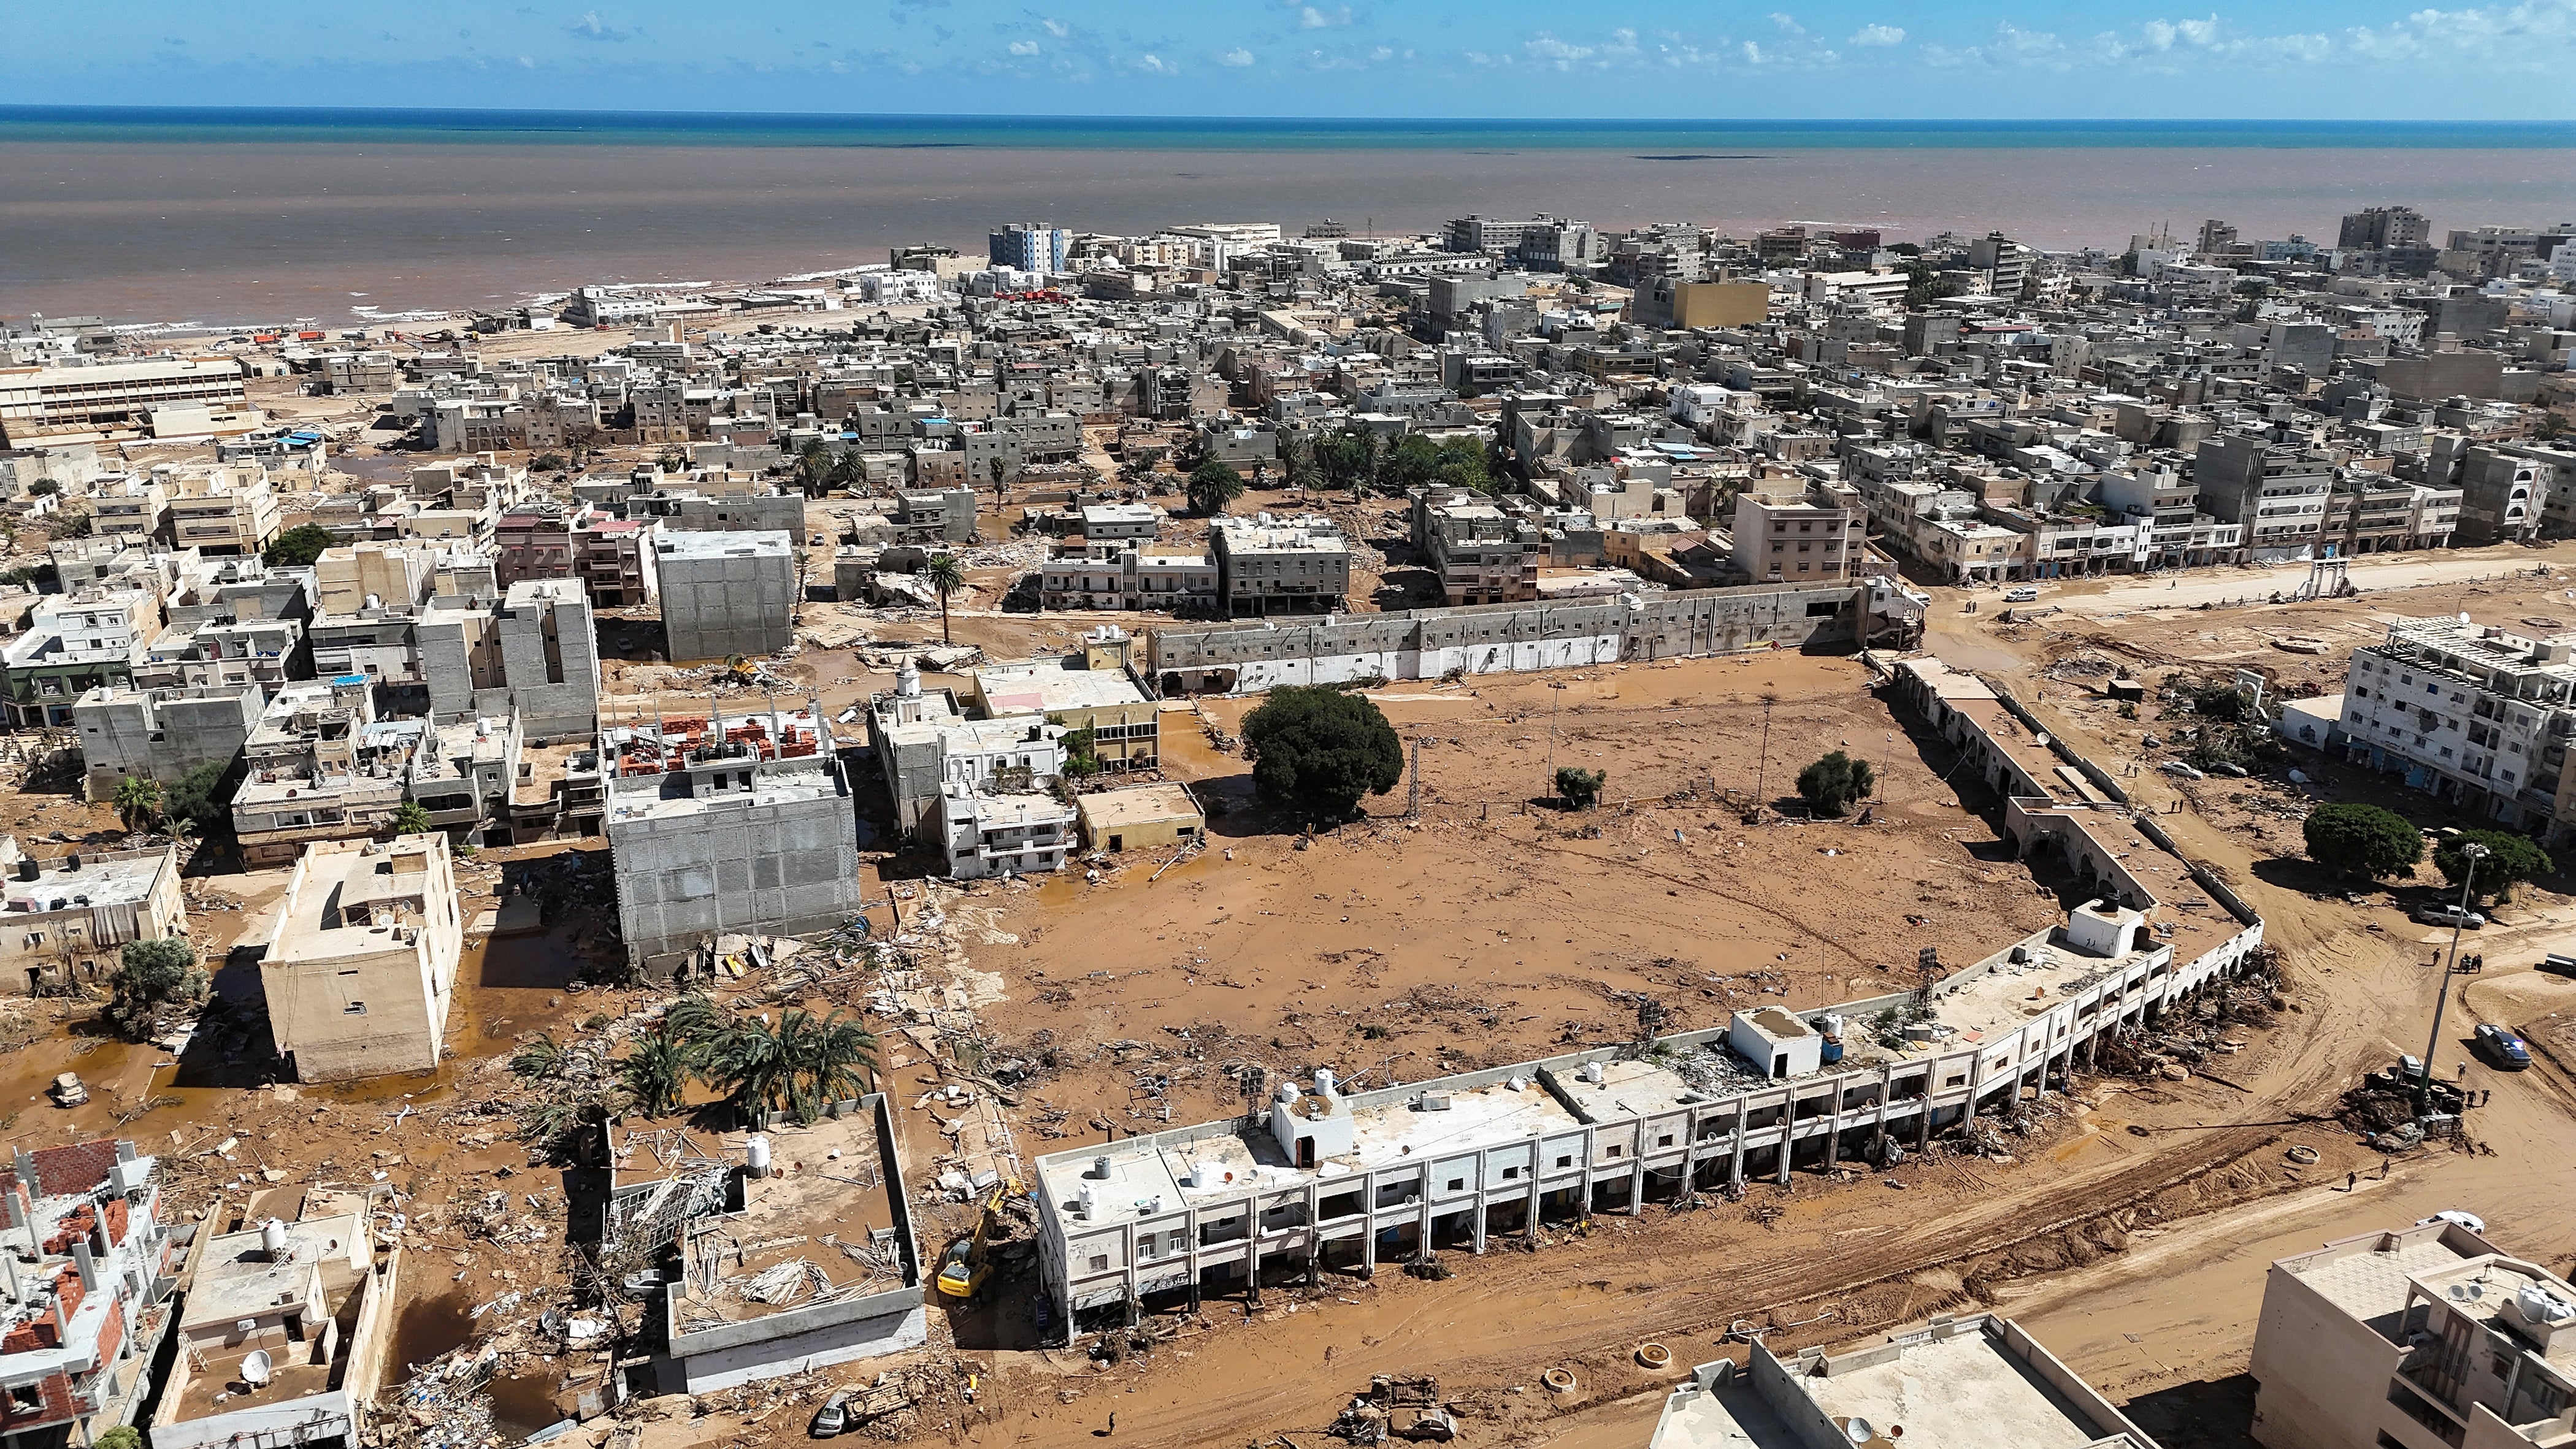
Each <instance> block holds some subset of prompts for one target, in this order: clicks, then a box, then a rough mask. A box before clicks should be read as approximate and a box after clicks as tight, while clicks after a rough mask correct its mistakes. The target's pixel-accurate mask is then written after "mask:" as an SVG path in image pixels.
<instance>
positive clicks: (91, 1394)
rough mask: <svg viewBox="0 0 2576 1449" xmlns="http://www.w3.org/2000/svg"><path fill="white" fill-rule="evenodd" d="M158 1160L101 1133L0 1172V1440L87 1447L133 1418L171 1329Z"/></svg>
mask: <svg viewBox="0 0 2576 1449" xmlns="http://www.w3.org/2000/svg"><path fill="white" fill-rule="evenodd" d="M161 1180H162V1179H161V1170H160V1164H159V1160H158V1159H157V1158H152V1157H147V1156H144V1155H142V1154H140V1153H137V1152H136V1151H135V1150H134V1144H133V1143H131V1142H122V1141H116V1140H113V1139H104V1138H103V1139H98V1140H94V1141H89V1142H78V1143H73V1144H71V1145H69V1146H64V1147H39V1148H37V1149H35V1150H34V1151H32V1152H31V1151H28V1150H26V1149H24V1148H21V1149H19V1150H18V1152H17V1154H16V1157H15V1160H14V1162H13V1163H12V1164H11V1165H10V1166H9V1167H8V1168H6V1169H5V1170H0V1195H5V1196H6V1197H7V1199H8V1202H9V1215H8V1219H7V1226H6V1227H0V1252H6V1253H7V1254H8V1255H9V1259H8V1262H9V1273H8V1275H7V1281H6V1287H5V1289H0V1384H5V1385H6V1386H7V1388H8V1393H7V1395H6V1397H5V1398H0V1437H5V1439H6V1441H7V1442H8V1443H10V1444H13V1445H23V1446H27V1449H41V1446H59V1445H68V1444H94V1443H96V1442H98V1439H99V1437H100V1436H101V1435H103V1434H105V1433H106V1432H107V1431H108V1430H110V1429H112V1428H115V1427H117V1426H118V1425H121V1424H131V1423H132V1422H134V1417H135V1415H136V1413H137V1412H138V1411H139V1410H140V1409H141V1408H142V1405H143V1401H144V1400H145V1399H146V1398H148V1397H150V1395H151V1393H152V1388H153V1383H152V1359H153V1356H154V1354H155V1353H157V1352H158V1351H159V1349H160V1346H161V1340H162V1338H163V1336H164V1335H165V1334H167V1333H168V1332H169V1327H170V1307H169V1301H170V1293H171V1290H172V1289H173V1288H175V1287H176V1286H177V1283H178V1276H179V1266H180V1258H181V1256H182V1254H181V1251H180V1246H179V1245H178V1244H177V1243H174V1242H172V1241H171V1238H170V1233H169V1227H168V1225H167V1224H165V1223H164V1222H163V1221H162V1209H161Z"/></svg>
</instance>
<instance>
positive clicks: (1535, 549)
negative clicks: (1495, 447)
mask: <svg viewBox="0 0 2576 1449" xmlns="http://www.w3.org/2000/svg"><path fill="white" fill-rule="evenodd" d="M1412 524H1413V546H1414V547H1415V548H1416V549H1417V550H1419V551H1420V552H1421V553H1422V554H1423V556H1424V557H1425V559H1426V560H1427V561H1428V562H1429V563H1430V565H1431V570H1432V572H1433V573H1435V574H1437V575H1439V577H1440V593H1441V597H1442V598H1443V599H1444V600H1445V601H1446V602H1448V603H1450V604H1509V603H1518V602H1520V601H1521V600H1524V599H1534V598H1536V597H1538V572H1539V568H1540V566H1541V565H1543V564H1544V563H1545V562H1546V561H1547V557H1548V543H1547V537H1546V534H1545V532H1544V531H1543V530H1541V529H1540V528H1539V526H1538V525H1537V524H1535V523H1532V522H1530V521H1529V520H1527V519H1522V518H1513V517H1510V516H1508V515H1506V514H1505V513H1504V512H1503V511H1502V510H1501V509H1500V508H1497V507H1495V506H1494V504H1493V502H1492V501H1491V500H1489V499H1487V498H1485V497H1484V496H1483V495H1481V494H1475V493H1466V494H1457V493H1447V492H1443V491H1441V490H1436V489H1427V488H1426V489H1418V490H1416V491H1415V493H1414V496H1413V509H1412Z"/></svg>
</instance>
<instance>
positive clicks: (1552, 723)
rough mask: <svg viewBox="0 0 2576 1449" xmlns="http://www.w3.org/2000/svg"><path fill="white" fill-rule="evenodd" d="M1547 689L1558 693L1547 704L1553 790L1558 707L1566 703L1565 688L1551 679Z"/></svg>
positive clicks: (1549, 781) (1549, 780)
mask: <svg viewBox="0 0 2576 1449" xmlns="http://www.w3.org/2000/svg"><path fill="white" fill-rule="evenodd" d="M1547 687H1548V688H1549V689H1552V690H1554V691H1556V692H1555V693H1554V694H1551V695H1549V696H1548V703H1547V788H1549V789H1551V790H1553V789H1555V788H1556V707H1557V706H1558V705H1560V704H1563V703H1565V686H1564V685H1563V684H1562V683H1560V682H1558V681H1556V680H1553V679H1551V680H1549V681H1548V682H1547Z"/></svg>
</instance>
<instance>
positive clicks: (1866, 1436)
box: [1843, 1414, 1878, 1444]
mask: <svg viewBox="0 0 2576 1449" xmlns="http://www.w3.org/2000/svg"><path fill="white" fill-rule="evenodd" d="M1843 1434H1844V1437H1846V1438H1848V1439H1850V1440H1851V1441H1852V1442H1853V1443H1855V1444H1866V1443H1868V1442H1869V1441H1870V1440H1872V1439H1875V1438H1877V1437H1878V1431H1877V1430H1875V1429H1873V1428H1871V1427H1870V1426H1869V1420H1867V1419H1864V1418H1861V1417H1860V1416H1859V1415H1857V1414H1855V1415H1853V1416H1852V1417H1851V1418H1849V1419H1846V1420H1844V1421H1843Z"/></svg>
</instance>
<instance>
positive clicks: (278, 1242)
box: [259, 1218, 286, 1263]
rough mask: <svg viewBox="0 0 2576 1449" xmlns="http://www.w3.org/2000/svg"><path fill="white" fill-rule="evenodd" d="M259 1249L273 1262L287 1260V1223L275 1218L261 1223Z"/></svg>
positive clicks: (262, 1254)
mask: <svg viewBox="0 0 2576 1449" xmlns="http://www.w3.org/2000/svg"><path fill="white" fill-rule="evenodd" d="M259 1251H260V1254H261V1256H263V1257H265V1258H267V1259H268V1261H270V1262H272V1263H283V1262H285V1261H286V1224H284V1223H282V1222H279V1221H278V1220H277V1219H275V1218H270V1219H269V1220H268V1221H267V1222H264V1223H261V1224H260V1225H259Z"/></svg>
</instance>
